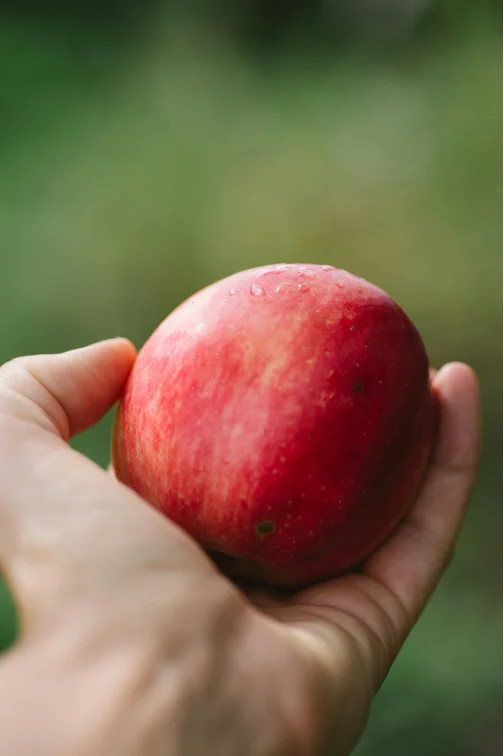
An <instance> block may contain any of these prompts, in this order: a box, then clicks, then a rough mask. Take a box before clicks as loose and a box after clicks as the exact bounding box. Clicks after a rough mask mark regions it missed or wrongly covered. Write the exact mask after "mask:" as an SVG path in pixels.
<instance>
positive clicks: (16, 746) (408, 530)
mask: <svg viewBox="0 0 504 756" xmlns="http://www.w3.org/2000/svg"><path fill="white" fill-rule="evenodd" d="M133 360H134V349H133V347H132V346H131V345H130V344H129V343H128V342H126V341H124V340H112V341H109V342H102V343H100V344H95V345H93V346H91V347H87V348H85V349H82V350H75V351H73V352H68V353H65V354H62V355H54V356H46V355H42V356H36V357H26V358H21V359H19V360H15V361H13V362H11V363H8V364H7V365H5V366H4V367H3V368H1V369H0V564H1V567H2V570H3V572H4V574H5V575H6V577H7V579H8V582H9V584H10V586H11V588H12V590H13V593H14V596H15V599H16V603H17V606H18V609H19V611H20V616H21V626H22V633H21V639H20V642H19V643H18V645H17V646H15V648H14V649H12V650H11V651H10V652H8V653H7V654H6V655H5V656H4V657H3V658H2V659H1V660H0V752H1V753H6V754H7V753H8V754H12V755H13V756H14V755H15V756H24V754H27V755H28V754H29V756H32V755H33V754H34V753H37V756H45V754H47V756H60V755H61V756H63V755H64V756H68V754H72V756H81V755H82V756H87V755H88V754H93V756H116V754H117V756H119V754H121V756H154V755H156V756H157V754H163V756H168V754H170V756H171V755H174V756H175V755H176V756H193V755H197V756H199V755H200V754H204V753H209V754H218V756H235V755H239V756H249V755H250V756H267V755H269V754H271V755H272V756H283V755H284V754H285V756H315V755H316V754H330V755H331V756H336V755H337V754H341V755H343V754H347V753H348V752H349V751H350V749H351V748H352V746H353V745H354V744H355V742H356V740H357V739H358V737H359V735H360V734H361V732H362V729H363V727H364V724H365V721H366V717H367V714H368V710H369V706H370V703H371V700H372V698H373V695H374V694H375V692H376V691H377V690H378V688H379V687H380V685H381V683H382V681H383V679H384V678H385V676H386V674H387V672H388V670H389V668H390V665H391V664H392V662H393V660H394V658H395V656H396V654H397V652H398V650H399V648H400V647H401V645H402V643H403V641H404V640H405V638H406V636H407V635H408V633H409V632H410V630H411V628H412V626H413V624H414V622H415V621H416V619H417V618H418V616H419V614H420V612H421V611H422V609H423V607H424V606H425V604H426V602H427V600H428V599H429V597H430V595H431V593H432V591H433V590H434V588H435V586H436V584H437V582H438V581H439V578H440V577H441V574H442V573H443V571H444V569H445V567H446V566H447V564H448V562H449V560H450V557H451V555H452V554H453V549H454V545H455V541H456V538H457V534H458V531H459V529H460V526H461V523H462V519H463V516H464V512H465V509H466V505H467V503H468V500H469V496H470V492H471V488H472V485H473V482H474V477H475V471H476V467H477V463H478V458H479V446H480V412H479V400H478V388H477V382H476V379H475V376H474V374H473V373H472V371H471V370H470V369H469V368H467V367H466V366H464V365H460V364H450V365H447V366H445V367H444V368H442V369H441V370H440V371H439V372H438V373H437V374H436V375H433V386H434V390H435V391H436V393H437V395H438V398H439V403H440V429H439V438H438V442H437V446H436V449H435V452H434V454H433V458H432V461H431V464H430V467H429V469H428V472H427V475H426V478H425V481H424V484H423V487H422V490H421V492H420V494H419V497H418V500H417V502H416V503H415V505H414V506H413V508H412V509H411V510H410V512H409V513H408V516H407V517H406V519H405V520H404V521H403V523H402V524H401V525H400V526H399V528H398V529H397V530H396V531H395V533H394V534H393V535H392V536H391V537H390V538H389V539H388V541H387V542H386V543H385V544H384V545H383V546H382V547H381V548H380V549H379V550H377V551H376V552H375V553H374V554H373V555H372V556H371V557H370V558H369V559H368V560H367V561H366V562H365V564H364V565H362V567H361V570H360V571H359V573H358V574H352V575H347V576H345V577H343V578H340V579H336V580H332V581H328V582H324V583H320V584H318V585H315V586H313V587H311V588H309V589H305V590H303V591H301V592H298V593H290V594H285V593H283V594H280V593H278V592H277V593H275V592H273V591H269V590H268V591H266V590H249V591H248V592H247V595H244V593H243V592H242V591H240V590H238V588H237V587H236V586H234V585H233V584H231V583H230V582H229V581H228V580H227V579H226V578H224V577H223V576H221V575H220V574H219V573H218V572H217V570H216V568H215V566H214V565H213V563H212V562H211V561H210V560H209V559H208V558H207V556H206V555H205V553H204V552H203V551H202V550H201V549H200V548H199V547H198V546H197V544H195V543H194V542H193V541H192V540H191V539H190V538H189V537H188V536H187V535H186V534H184V533H183V532H182V531H181V530H180V529H179V528H177V527H176V526H175V525H174V524H172V523H171V522H169V521H168V520H167V519H166V518H164V517H162V516H161V515H159V514H158V513H157V512H156V511H154V509H152V508H151V507H149V506H146V505H145V502H143V501H142V500H141V499H140V498H139V497H137V496H136V494H135V493H133V492H132V491H131V490H129V489H127V488H126V487H124V486H123V485H121V484H119V483H118V482H117V481H116V480H115V479H114V478H113V477H112V476H111V475H109V474H107V473H106V472H105V471H103V470H102V469H101V468H99V467H97V466H96V465H94V464H93V463H92V462H90V461H89V460H87V459H86V458H84V457H82V456H81V455H80V454H78V453H77V452H75V451H73V450H72V449H71V448H70V447H69V446H68V444H67V441H68V439H69V438H70V437H71V436H73V435H75V434H77V433H80V432H82V431H83V430H85V429H86V428H88V427H89V426H91V425H93V424H94V423H96V422H97V421H98V420H99V419H100V417H101V416H102V415H103V414H104V413H105V412H106V411H107V410H108V409H109V408H110V407H111V406H112V405H113V404H114V403H115V401H116V400H117V399H118V397H119V394H120V392H121V389H122V387H123V384H124V382H125V380H126V377H127V375H128V373H129V370H130V368H131V366H132V363H133Z"/></svg>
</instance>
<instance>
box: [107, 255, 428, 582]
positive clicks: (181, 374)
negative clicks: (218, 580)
mask: <svg viewBox="0 0 504 756" xmlns="http://www.w3.org/2000/svg"><path fill="white" fill-rule="evenodd" d="M436 417H437V412H436V400H435V397H434V395H433V392H432V390H431V388H430V383H429V372H428V360H427V355H426V353H425V349H424V346H423V343H422V340H421V338H420V336H419V334H418V332H417V330H416V329H415V327H414V325H413V324H412V323H411V321H410V320H409V319H408V317H407V316H406V315H405V314H404V312H403V311H402V310H401V309H400V307H399V306H398V305H397V304H396V303H395V302H394V301H393V300H392V299H391V298H390V297H389V296H388V295H387V294H385V293H384V292H383V291H381V290H380V289H378V288H377V287H375V286H373V285H371V284H369V283H367V282H366V281H364V280H363V279H360V278H357V277H355V276H352V275H350V274H349V273H346V272H345V271H342V270H336V269H335V268H332V267H330V266H325V265H324V266H319V265H297V264H292V265H271V266H268V267H265V268H260V269H254V270H248V271H244V272H241V273H237V274H236V275H233V276H231V277H229V278H227V279H224V280H222V281H219V282H217V283H215V284H213V285H212V286H209V287H208V288H206V289H204V290H203V291H201V292H199V293H198V294H196V295H195V296H193V297H191V298H190V299H188V300H187V301H186V302H184V303H183V304H182V305H180V307H178V308H177V309H176V310H175V311H174V312H173V313H172V314H171V315H169V317H167V318H166V320H165V321H164V322H163V323H162V324H161V325H160V326H159V328H158V329H157V330H156V331H155V332H154V334H153V335H152V336H151V337H150V339H149V340H148V341H147V343H146V344H145V346H144V347H143V349H142V350H141V351H140V354H139V356H138V358H137V361H136V363H135V365H134V367H133V370H132V373H131V375H130V377H129V380H128V382H127V385H126V388H125V391H124V396H123V398H122V401H121V403H120V406H119V410H118V414H117V417H116V423H115V429H114V437H113V461H114V466H115V470H116V474H117V476H118V478H119V479H120V480H122V481H124V482H125V483H127V484H128V485H130V486H131V487H132V488H133V489H134V490H135V491H137V492H138V493H139V494H140V495H141V496H143V497H144V498H145V499H146V500H147V501H148V502H150V504H152V505H153V506H154V507H156V508H157V509H158V510H159V511H160V512H163V513H164V514H165V515H167V516H168V517H169V518H171V519H172V520H173V521H175V522H176V523H178V525H180V526H181V527H182V528H183V529H185V530H186V531H187V532H188V533H190V534H191V535H192V536H193V537H194V538H195V539H196V540H197V541H199V542H200V543H201V544H202V545H203V546H204V547H205V548H207V549H209V550H212V551H214V552H220V553H221V554H222V555H223V556H222V561H221V563H222V565H224V568H225V569H226V570H227V571H228V572H229V573H230V574H232V575H234V576H241V577H245V578H252V579H256V580H260V581H262V582H265V583H269V584H272V585H277V586H285V587H297V586H301V585H305V584H307V583H311V582H314V581H318V580H321V579H325V578H328V577H331V576H334V575H339V574H341V573H342V572H345V571H347V570H348V569H349V568H351V567H353V566H355V565H356V564H358V563H359V562H360V561H361V560H362V559H363V558H364V557H366V556H368V555H369V554H370V553H371V552H372V551H373V550H374V549H375V548H376V547H377V546H378V545H379V544H380V543H381V542H382V541H383V540H384V539H385V538H386V537H387V536H388V535H389V534H390V533H391V532H392V530H393V529H394V528H395V527H396V526H397V524H398V522H399V521H400V520H401V519H402V518H403V516H404V514H405V512H406V510H407V508H408V507H409V506H410V505H411V503H412V501H413V498H414V496H415V494H416V492H417V490H418V487H419V484H420V482H421V479H422V477H423V474H424V470H425V467H426V463H427V460H428V456H429V453H430V449H431V445H432V442H433V438H434V434H435V428H436Z"/></svg>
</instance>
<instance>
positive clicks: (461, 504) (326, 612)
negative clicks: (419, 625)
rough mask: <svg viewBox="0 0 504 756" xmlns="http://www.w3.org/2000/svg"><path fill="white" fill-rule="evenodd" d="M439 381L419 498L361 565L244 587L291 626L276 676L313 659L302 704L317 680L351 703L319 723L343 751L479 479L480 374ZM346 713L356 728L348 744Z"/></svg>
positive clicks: (453, 372) (436, 574) (458, 373)
mask: <svg viewBox="0 0 504 756" xmlns="http://www.w3.org/2000/svg"><path fill="white" fill-rule="evenodd" d="M435 385H436V388H437V391H438V395H439V397H440V401H441V408H442V423H441V428H440V434H439V440H438V444H437V448H436V450H435V453H434V455H433V457H432V460H431V463H430V466H429V469H428V471H427V474H426V477H425V480H424V483H423V485H422V488H421V491H420V492H419V495H418V498H417V501H416V503H415V504H414V506H413V507H412V508H411V510H410V512H409V514H408V516H407V518H406V519H405V520H404V521H403V523H402V524H401V525H400V526H399V527H398V529H397V530H396V531H395V532H394V533H393V534H392V536H391V537H390V538H389V539H388V540H387V541H386V542H385V543H384V544H383V545H382V546H381V547H380V548H379V549H378V550H377V551H376V552H375V553H374V554H373V555H372V556H371V557H370V558H369V559H368V560H367V561H366V562H365V563H364V564H363V565H361V567H360V569H359V571H358V572H355V573H353V574H348V575H346V576H344V577H341V578H337V579H334V580H329V581H327V582H324V583H319V584H317V585H314V586H312V587H309V588H306V589H303V590H301V591H298V592H288V591H280V590H274V589H268V588H261V587H259V586H252V585H247V584H245V583H242V584H240V588H241V589H242V590H243V592H244V593H245V595H246V596H247V598H248V600H249V602H250V603H251V604H252V605H253V606H254V607H255V608H257V609H258V610H259V611H260V612H261V614H262V615H263V616H265V617H267V618H269V619H272V620H273V622H274V623H275V624H276V625H277V626H278V627H280V626H281V627H282V629H283V631H284V632H283V633H281V634H280V637H281V638H282V639H283V642H284V644H285V648H286V649H288V652H287V654H286V655H282V659H283V663H284V666H285V669H283V670H282V669H280V670H278V669H276V670H275V671H276V675H277V681H280V680H281V679H282V675H284V676H285V677H287V678H289V670H288V669H287V667H288V666H289V665H290V664H293V663H294V662H295V663H296V664H298V665H299V664H300V663H301V664H304V665H305V666H306V668H307V669H306V672H305V674H306V679H307V680H311V684H310V683H308V684H307V686H306V688H305V689H304V690H303V691H300V694H299V695H300V698H301V704H300V705H301V706H303V705H304V706H306V707H309V706H310V701H311V700H312V699H313V697H314V696H315V697H316V696H317V694H318V693H320V691H317V690H314V687H317V686H318V687H319V688H320V689H322V688H324V686H325V685H327V687H326V694H327V691H329V694H330V695H331V694H332V695H333V697H334V700H335V702H336V703H338V702H339V703H340V705H342V702H344V704H345V705H346V708H345V705H343V710H342V711H341V710H340V715H339V716H338V715H337V714H335V713H334V712H335V711H337V709H336V710H335V709H333V710H332V713H331V716H330V720H331V721H329V722H328V721H326V722H322V723H319V724H321V726H322V727H323V728H325V730H326V738H327V736H328V735H329V737H330V730H331V729H332V730H333V732H334V734H335V736H336V734H337V736H338V737H337V743H338V753H339V752H341V753H346V752H347V750H345V749H348V748H349V747H350V746H351V744H352V742H353V741H354V739H355V738H356V737H357V736H358V734H359V731H360V729H361V728H362V726H363V724H364V722H365V719H366V715H367V711H368V708H369V705H370V702H371V698H372V696H373V694H374V693H375V692H376V691H377V689H378V688H379V687H380V685H381V683H382V682H383V680H384V678H385V676H386V674H387V672H388V670H389V668H390V665H391V663H392V662H393V660H394V658H395V656H396V654H397V652H398V651H399V649H400V647H401V645H402V643H403V642H404V640H405V638H406V636H407V635H408V633H409V631H410V630H411V628H412V626H413V624H414V622H415V621H416V619H417V618H418V616H419V614H420V613H421V611H422V609H423V607H424V606H425V604H426V602H427V601H428V599H429V597H430V595H431V593H432V591H433V589H434V588H435V586H436V584H437V582H438V581H439V579H440V577H441V575H442V573H443V572H444V570H445V568H446V566H447V564H448V562H449V560H450V558H451V555H452V552H453V548H454V545H455V541H456V538H457V535H458V532H459V529H460V526H461V523H462V519H463V515H464V511H465V504H466V503H467V500H468V498H469V495H470V491H471V488H472V485H473V482H474V473H475V469H476V464H477V459H478V427H477V422H476V423H474V421H471V415H470V412H465V411H464V410H465V407H466V406H470V404H471V401H474V399H475V397H476V391H475V388H476V387H475V384H474V380H473V379H472V376H468V375H467V373H466V372H465V371H463V370H460V369H459V368H458V367H453V368H450V369H449V370H447V371H445V372H444V374H442V375H440V376H439V380H438V381H437V384H435ZM471 422H472V424H471ZM276 640H278V638H276ZM300 641H301V645H303V646H304V651H305V653H301V654H300V653H299V642H300ZM269 642H270V643H271V639H269ZM273 647H275V643H274V642H273ZM310 667H312V668H313V671H314V672H315V674H313V676H312V675H311V670H310ZM349 670H353V673H351V674H350V675H349V674H348V672H349ZM324 676H325V677H326V680H325V681H324ZM356 677H357V678H359V679H360V684H359V683H357V684H356ZM329 680H331V681H332V682H331V683H328V682H327V681H329ZM335 681H339V682H336V685H335ZM345 681H346V682H345ZM331 687H332V690H331ZM349 699H350V700H349ZM349 716H350V718H352V719H353V721H352V722H350V723H349V721H348V717H349ZM341 718H343V721H344V723H345V726H346V731H347V732H349V733H351V734H350V735H349V738H350V740H349V742H348V743H346V744H343V746H342V744H341V737H340V734H341V731H342V729H341V726H340V725H341ZM349 725H350V726H349ZM328 731H329V732H328ZM335 742H336V737H335ZM335 747H336V746H333V748H335ZM340 748H341V749H342V750H341V751H340ZM330 753H331V754H333V753H336V751H335V750H331V751H330Z"/></svg>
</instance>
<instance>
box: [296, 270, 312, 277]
mask: <svg viewBox="0 0 504 756" xmlns="http://www.w3.org/2000/svg"><path fill="white" fill-rule="evenodd" d="M299 275H300V276H304V277H305V278H315V273H314V272H313V270H310V269H309V268H299Z"/></svg>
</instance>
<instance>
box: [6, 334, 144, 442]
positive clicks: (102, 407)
mask: <svg viewBox="0 0 504 756" xmlns="http://www.w3.org/2000/svg"><path fill="white" fill-rule="evenodd" d="M134 359H135V348H134V346H133V345H132V344H131V342H129V341H127V340H126V339H109V340H107V341H101V342H98V343H96V344H92V345H91V346H87V347H84V348H81V349H73V350H72V351H69V352H64V353H63V354H54V355H46V354H41V355H36V356H32V357H19V358H17V359H14V360H12V361H11V362H8V363H7V364H6V365H4V366H3V367H2V368H0V413H1V414H3V415H5V414H7V415H8V416H11V417H12V416H13V415H14V416H15V417H17V418H19V419H24V420H27V421H29V422H32V423H36V424H37V425H40V426H42V427H43V428H45V429H46V430H51V431H53V432H55V433H57V434H58V435H60V436H61V437H62V438H63V439H64V440H66V441H67V440H68V439H69V438H71V437H72V436H74V435H75V434H77V433H81V432H82V431H84V430H86V429H87V428H89V427H90V426H92V425H94V424H95V423H96V422H98V420H100V418H101V417H103V415H104V414H105V413H106V412H107V411H108V410H109V409H110V407H111V406H112V405H113V404H114V403H115V401H116V400H117V398H118V395H119V393H120V391H121V389H122V388H123V385H124V383H125V381H126V378H127V377H128V374H129V371H130V370H131V367H132V365H133V362H134Z"/></svg>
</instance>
